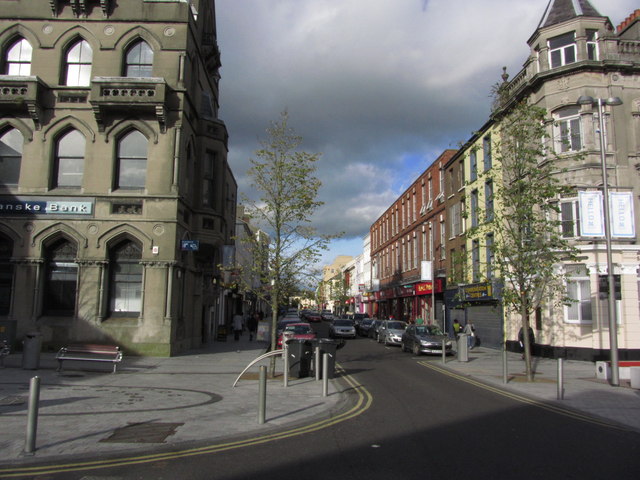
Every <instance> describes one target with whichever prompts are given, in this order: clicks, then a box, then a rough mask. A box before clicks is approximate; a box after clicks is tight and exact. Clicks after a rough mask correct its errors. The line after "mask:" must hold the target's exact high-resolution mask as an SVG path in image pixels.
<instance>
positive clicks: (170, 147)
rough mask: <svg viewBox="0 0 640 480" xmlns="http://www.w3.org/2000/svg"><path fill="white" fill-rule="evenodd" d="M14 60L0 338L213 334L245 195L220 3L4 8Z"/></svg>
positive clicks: (1, 179)
mask: <svg viewBox="0 0 640 480" xmlns="http://www.w3.org/2000/svg"><path fill="white" fill-rule="evenodd" d="M0 49H1V50H0V54H1V59H2V66H1V68H2V73H3V75H0V292H1V294H0V297H1V300H0V338H2V339H8V340H10V341H12V342H15V343H18V342H19V340H20V339H22V338H23V336H24V335H25V334H26V333H29V332H32V331H38V332H40V333H41V334H42V340H43V342H44V346H45V348H48V349H57V348H59V347H60V346H64V345H65V344H67V343H72V342H97V343H114V344H117V345H120V346H122V347H123V348H124V349H125V351H127V352H128V353H131V354H142V355H144V354H150V355H172V354H175V353H177V352H178V351H181V350H184V349H187V348H193V347H197V346H199V345H201V344H202V343H204V342H207V341H209V340H210V339H212V338H213V337H214V332H215V330H216V326H217V325H219V324H223V323H225V322H226V321H227V316H228V315H229V311H228V308H227V307H226V305H227V304H228V303H229V302H230V301H231V300H232V298H231V294H230V293H229V292H227V291H226V290H224V289H223V287H222V286H221V283H222V282H221V281H220V280H221V276H220V272H219V267H218V266H219V265H220V264H221V263H223V252H225V251H226V252H228V251H230V249H231V248H232V247H230V245H232V243H233V242H232V240H231V236H232V235H233V231H234V228H235V205H236V189H237V187H236V183H235V180H234V177H233V174H232V172H231V170H230V168H229V166H228V164H227V131H226V127H225V125H224V123H222V122H221V121H220V120H219V119H218V118H217V112H218V81H219V78H220V77H219V75H218V69H219V67H220V53H219V50H218V47H217V42H216V25H215V6H214V1H213V0H190V1H187V0H127V1H126V2H123V1H115V0H82V1H78V0H12V1H8V2H2V12H1V13H0Z"/></svg>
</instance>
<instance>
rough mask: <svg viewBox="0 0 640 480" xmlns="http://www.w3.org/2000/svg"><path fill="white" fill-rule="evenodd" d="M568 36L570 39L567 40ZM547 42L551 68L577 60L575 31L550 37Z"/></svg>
mask: <svg viewBox="0 0 640 480" xmlns="http://www.w3.org/2000/svg"><path fill="white" fill-rule="evenodd" d="M570 38H571V41H569V40H570ZM547 44H548V46H549V66H550V67H551V68H558V67H562V66H564V65H570V64H572V63H575V62H577V61H578V57H577V54H578V49H577V46H576V32H567V33H564V34H562V35H558V36H557V37H553V38H550V39H549V40H548V42H547Z"/></svg>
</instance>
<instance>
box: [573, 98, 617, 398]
mask: <svg viewBox="0 0 640 480" xmlns="http://www.w3.org/2000/svg"><path fill="white" fill-rule="evenodd" d="M578 105H597V106H598V120H599V122H600V166H601V168H602V183H603V190H604V191H603V196H604V238H605V243H606V247H607V278H608V283H609V301H608V304H607V305H608V313H609V349H610V351H611V354H610V355H611V385H613V386H614V387H617V386H619V385H620V378H619V374H618V372H619V370H618V364H619V363H618V325H617V318H616V317H617V315H616V296H615V284H614V277H613V261H612V257H611V219H610V218H609V182H608V180H607V161H606V158H605V148H606V147H605V143H604V142H605V136H604V110H603V105H610V106H615V105H622V100H620V98H618V97H609V98H595V99H594V98H593V97H590V96H587V95H581V96H580V97H579V98H578Z"/></svg>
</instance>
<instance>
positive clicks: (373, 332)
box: [367, 320, 383, 340]
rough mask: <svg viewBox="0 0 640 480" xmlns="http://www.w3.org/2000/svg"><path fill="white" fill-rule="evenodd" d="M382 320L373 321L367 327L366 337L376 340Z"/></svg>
mask: <svg viewBox="0 0 640 480" xmlns="http://www.w3.org/2000/svg"><path fill="white" fill-rule="evenodd" d="M382 322H383V320H374V321H373V323H371V326H370V327H369V331H368V332H367V336H368V337H369V338H373V339H374V340H378V330H379V329H380V326H381V325H382Z"/></svg>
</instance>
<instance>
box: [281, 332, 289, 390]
mask: <svg viewBox="0 0 640 480" xmlns="http://www.w3.org/2000/svg"><path fill="white" fill-rule="evenodd" d="M282 357H283V360H284V373H283V375H282V377H283V382H284V387H285V388H287V387H288V386H289V347H288V346H287V344H286V342H284V339H283V342H282Z"/></svg>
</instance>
